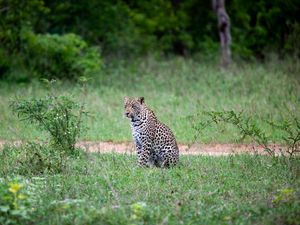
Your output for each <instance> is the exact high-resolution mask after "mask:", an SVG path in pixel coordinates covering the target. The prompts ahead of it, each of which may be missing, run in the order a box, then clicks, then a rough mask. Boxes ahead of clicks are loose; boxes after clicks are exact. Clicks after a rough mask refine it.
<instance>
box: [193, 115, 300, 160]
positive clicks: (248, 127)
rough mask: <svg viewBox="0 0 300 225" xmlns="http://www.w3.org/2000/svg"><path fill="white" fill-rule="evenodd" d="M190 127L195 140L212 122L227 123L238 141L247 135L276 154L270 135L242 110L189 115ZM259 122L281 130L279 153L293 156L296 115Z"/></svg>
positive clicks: (299, 144) (298, 144) (297, 142)
mask: <svg viewBox="0 0 300 225" xmlns="http://www.w3.org/2000/svg"><path fill="white" fill-rule="evenodd" d="M189 119H190V121H191V124H192V127H193V129H194V130H195V132H196V135H195V140H196V139H198V138H199V136H200V135H201V134H202V133H203V132H204V130H205V129H206V128H207V127H209V126H211V125H212V124H217V125H219V124H224V123H225V124H229V125H232V126H234V127H235V128H236V129H237V131H238V133H239V135H240V138H239V139H238V142H241V141H243V140H244V139H245V138H247V137H249V138H250V139H251V141H252V142H254V143H257V144H258V145H260V146H262V147H263V148H264V150H265V151H266V152H267V153H268V154H269V155H271V156H275V155H276V149H275V148H274V147H272V146H271V145H270V144H271V143H272V142H274V139H272V136H271V135H267V134H266V132H265V131H264V130H263V129H261V128H260V126H259V125H258V122H257V121H258V120H254V119H253V118H252V117H250V116H246V115H245V114H243V113H242V112H238V113H236V112H234V111H233V110H231V111H204V112H202V113H200V114H197V115H196V116H191V117H189ZM260 123H261V124H263V123H268V124H269V125H271V126H272V128H273V129H278V130H279V131H283V132H281V133H282V136H281V140H282V141H284V143H283V146H282V147H281V148H280V152H281V155H283V156H284V155H289V156H291V157H292V156H295V155H296V154H297V153H299V152H300V121H299V119H298V118H297V117H296V116H292V117H291V118H288V119H284V120H281V121H279V122H277V123H274V122H272V121H260Z"/></svg>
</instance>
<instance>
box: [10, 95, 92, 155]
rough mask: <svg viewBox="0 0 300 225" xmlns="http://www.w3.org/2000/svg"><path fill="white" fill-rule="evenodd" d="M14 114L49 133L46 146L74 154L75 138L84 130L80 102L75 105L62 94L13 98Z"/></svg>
mask: <svg viewBox="0 0 300 225" xmlns="http://www.w3.org/2000/svg"><path fill="white" fill-rule="evenodd" d="M11 108H12V109H13V111H14V113H16V114H17V115H18V117H19V118H20V119H21V120H26V121H28V122H30V123H33V124H36V125H37V127H38V128H39V129H41V130H43V131H47V132H48V133H49V134H50V145H51V146H52V147H53V148H55V149H57V150H60V151H62V152H64V153H65V154H66V155H71V156H74V155H77V154H78V151H77V149H76V147H75V144H76V140H77V138H78V137H79V136H80V134H81V132H82V131H83V130H84V128H83V126H82V120H83V116H84V115H87V112H86V111H85V109H84V107H83V105H79V104H76V103H75V102H74V101H72V100H71V99H69V98H68V97H66V96H58V97H56V96H47V97H45V98H41V99H32V100H22V101H14V102H12V104H11Z"/></svg>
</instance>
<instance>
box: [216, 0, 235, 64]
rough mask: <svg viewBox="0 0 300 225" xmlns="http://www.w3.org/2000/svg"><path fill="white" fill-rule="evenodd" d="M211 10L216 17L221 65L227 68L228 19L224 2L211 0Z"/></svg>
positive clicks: (228, 60)
mask: <svg viewBox="0 0 300 225" xmlns="http://www.w3.org/2000/svg"><path fill="white" fill-rule="evenodd" d="M212 1H213V9H214V11H215V13H216V14H217V17H218V30H219V36H220V44H221V51H222V59H221V65H222V66H223V67H227V66H228V65H229V64H230V62H231V51H230V44H231V34H230V19H229V16H228V14H227V12H226V9H225V0H212Z"/></svg>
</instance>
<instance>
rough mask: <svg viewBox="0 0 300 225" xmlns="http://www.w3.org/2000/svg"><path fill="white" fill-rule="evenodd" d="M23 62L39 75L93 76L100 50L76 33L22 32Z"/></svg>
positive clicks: (68, 77) (99, 67) (99, 64)
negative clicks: (89, 44)
mask: <svg viewBox="0 0 300 225" xmlns="http://www.w3.org/2000/svg"><path fill="white" fill-rule="evenodd" d="M22 42H23V53H22V54H24V56H23V57H24V61H25V65H27V67H28V70H30V71H32V73H33V75H34V76H36V77H38V78H40V77H43V78H47V79H52V78H59V79H64V78H66V79H75V80H77V79H78V78H79V77H80V76H92V75H94V74H95V73H97V72H99V70H100V69H101V66H102V61H101V57H100V52H99V49H98V48H96V47H89V46H88V45H87V43H86V42H85V41H84V40H82V39H81V38H80V37H79V36H78V35H75V34H72V33H71V34H65V35H57V34H34V33H33V32H30V31H27V32H24V33H23V34H22Z"/></svg>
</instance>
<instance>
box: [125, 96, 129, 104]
mask: <svg viewBox="0 0 300 225" xmlns="http://www.w3.org/2000/svg"><path fill="white" fill-rule="evenodd" d="M128 101H129V98H128V97H127V96H125V97H124V104H125V105H126V103H127V102H128Z"/></svg>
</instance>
